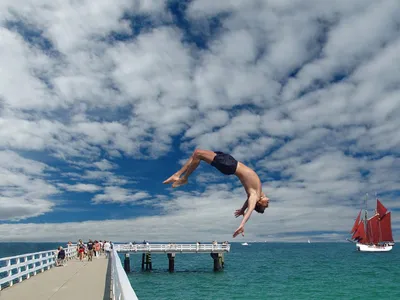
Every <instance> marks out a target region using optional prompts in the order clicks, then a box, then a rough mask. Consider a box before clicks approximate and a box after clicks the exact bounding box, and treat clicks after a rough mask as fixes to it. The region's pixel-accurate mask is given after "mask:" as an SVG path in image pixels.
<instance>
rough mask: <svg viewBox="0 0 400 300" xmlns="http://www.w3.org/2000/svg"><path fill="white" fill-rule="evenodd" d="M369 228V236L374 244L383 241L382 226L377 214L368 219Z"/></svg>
mask: <svg viewBox="0 0 400 300" xmlns="http://www.w3.org/2000/svg"><path fill="white" fill-rule="evenodd" d="M367 228H368V232H367V236H368V239H369V241H370V242H371V243H373V244H378V243H379V242H380V241H381V228H380V222H379V216H378V215H375V216H373V217H372V218H371V219H369V220H368V226H367Z"/></svg>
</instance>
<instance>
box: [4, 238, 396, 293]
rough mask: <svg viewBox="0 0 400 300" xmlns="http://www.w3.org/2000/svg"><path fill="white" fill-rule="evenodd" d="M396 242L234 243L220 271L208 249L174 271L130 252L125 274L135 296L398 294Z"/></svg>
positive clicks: (28, 247) (25, 249)
mask: <svg viewBox="0 0 400 300" xmlns="http://www.w3.org/2000/svg"><path fill="white" fill-rule="evenodd" d="M58 245H65V243H0V257H5V256H12V255H18V254H22V253H29V252H36V251H42V250H49V249H55V248H56V247H57V246H58ZM398 247H400V246H398V245H395V247H394V249H393V250H392V251H391V252H388V253H361V252H357V251H355V246H354V245H353V244H350V243H311V244H307V243H250V245H249V246H242V245H241V244H239V243H233V244H232V245H231V252H230V253H227V254H225V268H224V270H223V271H220V272H214V271H213V260H212V258H211V257H210V255H209V254H177V255H176V258H175V272H174V273H169V272H168V258H167V255H166V254H153V255H152V263H153V270H152V271H142V270H141V254H131V256H130V258H131V273H129V275H128V277H129V280H130V282H131V284H132V286H133V288H134V289H135V292H136V294H137V296H138V297H139V299H140V300H150V299H157V300H162V299H166V300H167V299H168V300H173V299H191V300H194V299H202V300H203V299H215V300H219V299H221V300H226V299H228V300H229V299H363V300H364V299H400V285H399V283H400V265H399V262H400V249H399V248H398ZM120 257H121V260H123V255H122V254H121V255H120Z"/></svg>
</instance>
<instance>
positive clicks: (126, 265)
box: [124, 253, 131, 273]
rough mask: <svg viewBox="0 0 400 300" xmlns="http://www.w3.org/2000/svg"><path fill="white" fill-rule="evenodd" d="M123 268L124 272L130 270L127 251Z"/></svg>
mask: <svg viewBox="0 0 400 300" xmlns="http://www.w3.org/2000/svg"><path fill="white" fill-rule="evenodd" d="M124 270H125V272H126V273H129V272H130V271H131V262H130V260H129V253H125V260H124Z"/></svg>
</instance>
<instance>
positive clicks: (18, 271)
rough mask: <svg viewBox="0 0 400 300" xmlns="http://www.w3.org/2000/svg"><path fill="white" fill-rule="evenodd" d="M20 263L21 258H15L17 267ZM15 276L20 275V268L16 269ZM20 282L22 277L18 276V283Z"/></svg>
mask: <svg viewBox="0 0 400 300" xmlns="http://www.w3.org/2000/svg"><path fill="white" fill-rule="evenodd" d="M20 262H21V258H20V257H18V258H17V265H19V264H20ZM17 274H18V275H20V274H21V267H18V269H17ZM21 281H22V276H18V282H21Z"/></svg>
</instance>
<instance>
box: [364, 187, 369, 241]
mask: <svg viewBox="0 0 400 300" xmlns="http://www.w3.org/2000/svg"><path fill="white" fill-rule="evenodd" d="M364 201H365V211H364V228H365V233H366V236H367V241H368V242H369V238H368V236H369V234H368V193H366V194H365V200H364Z"/></svg>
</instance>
